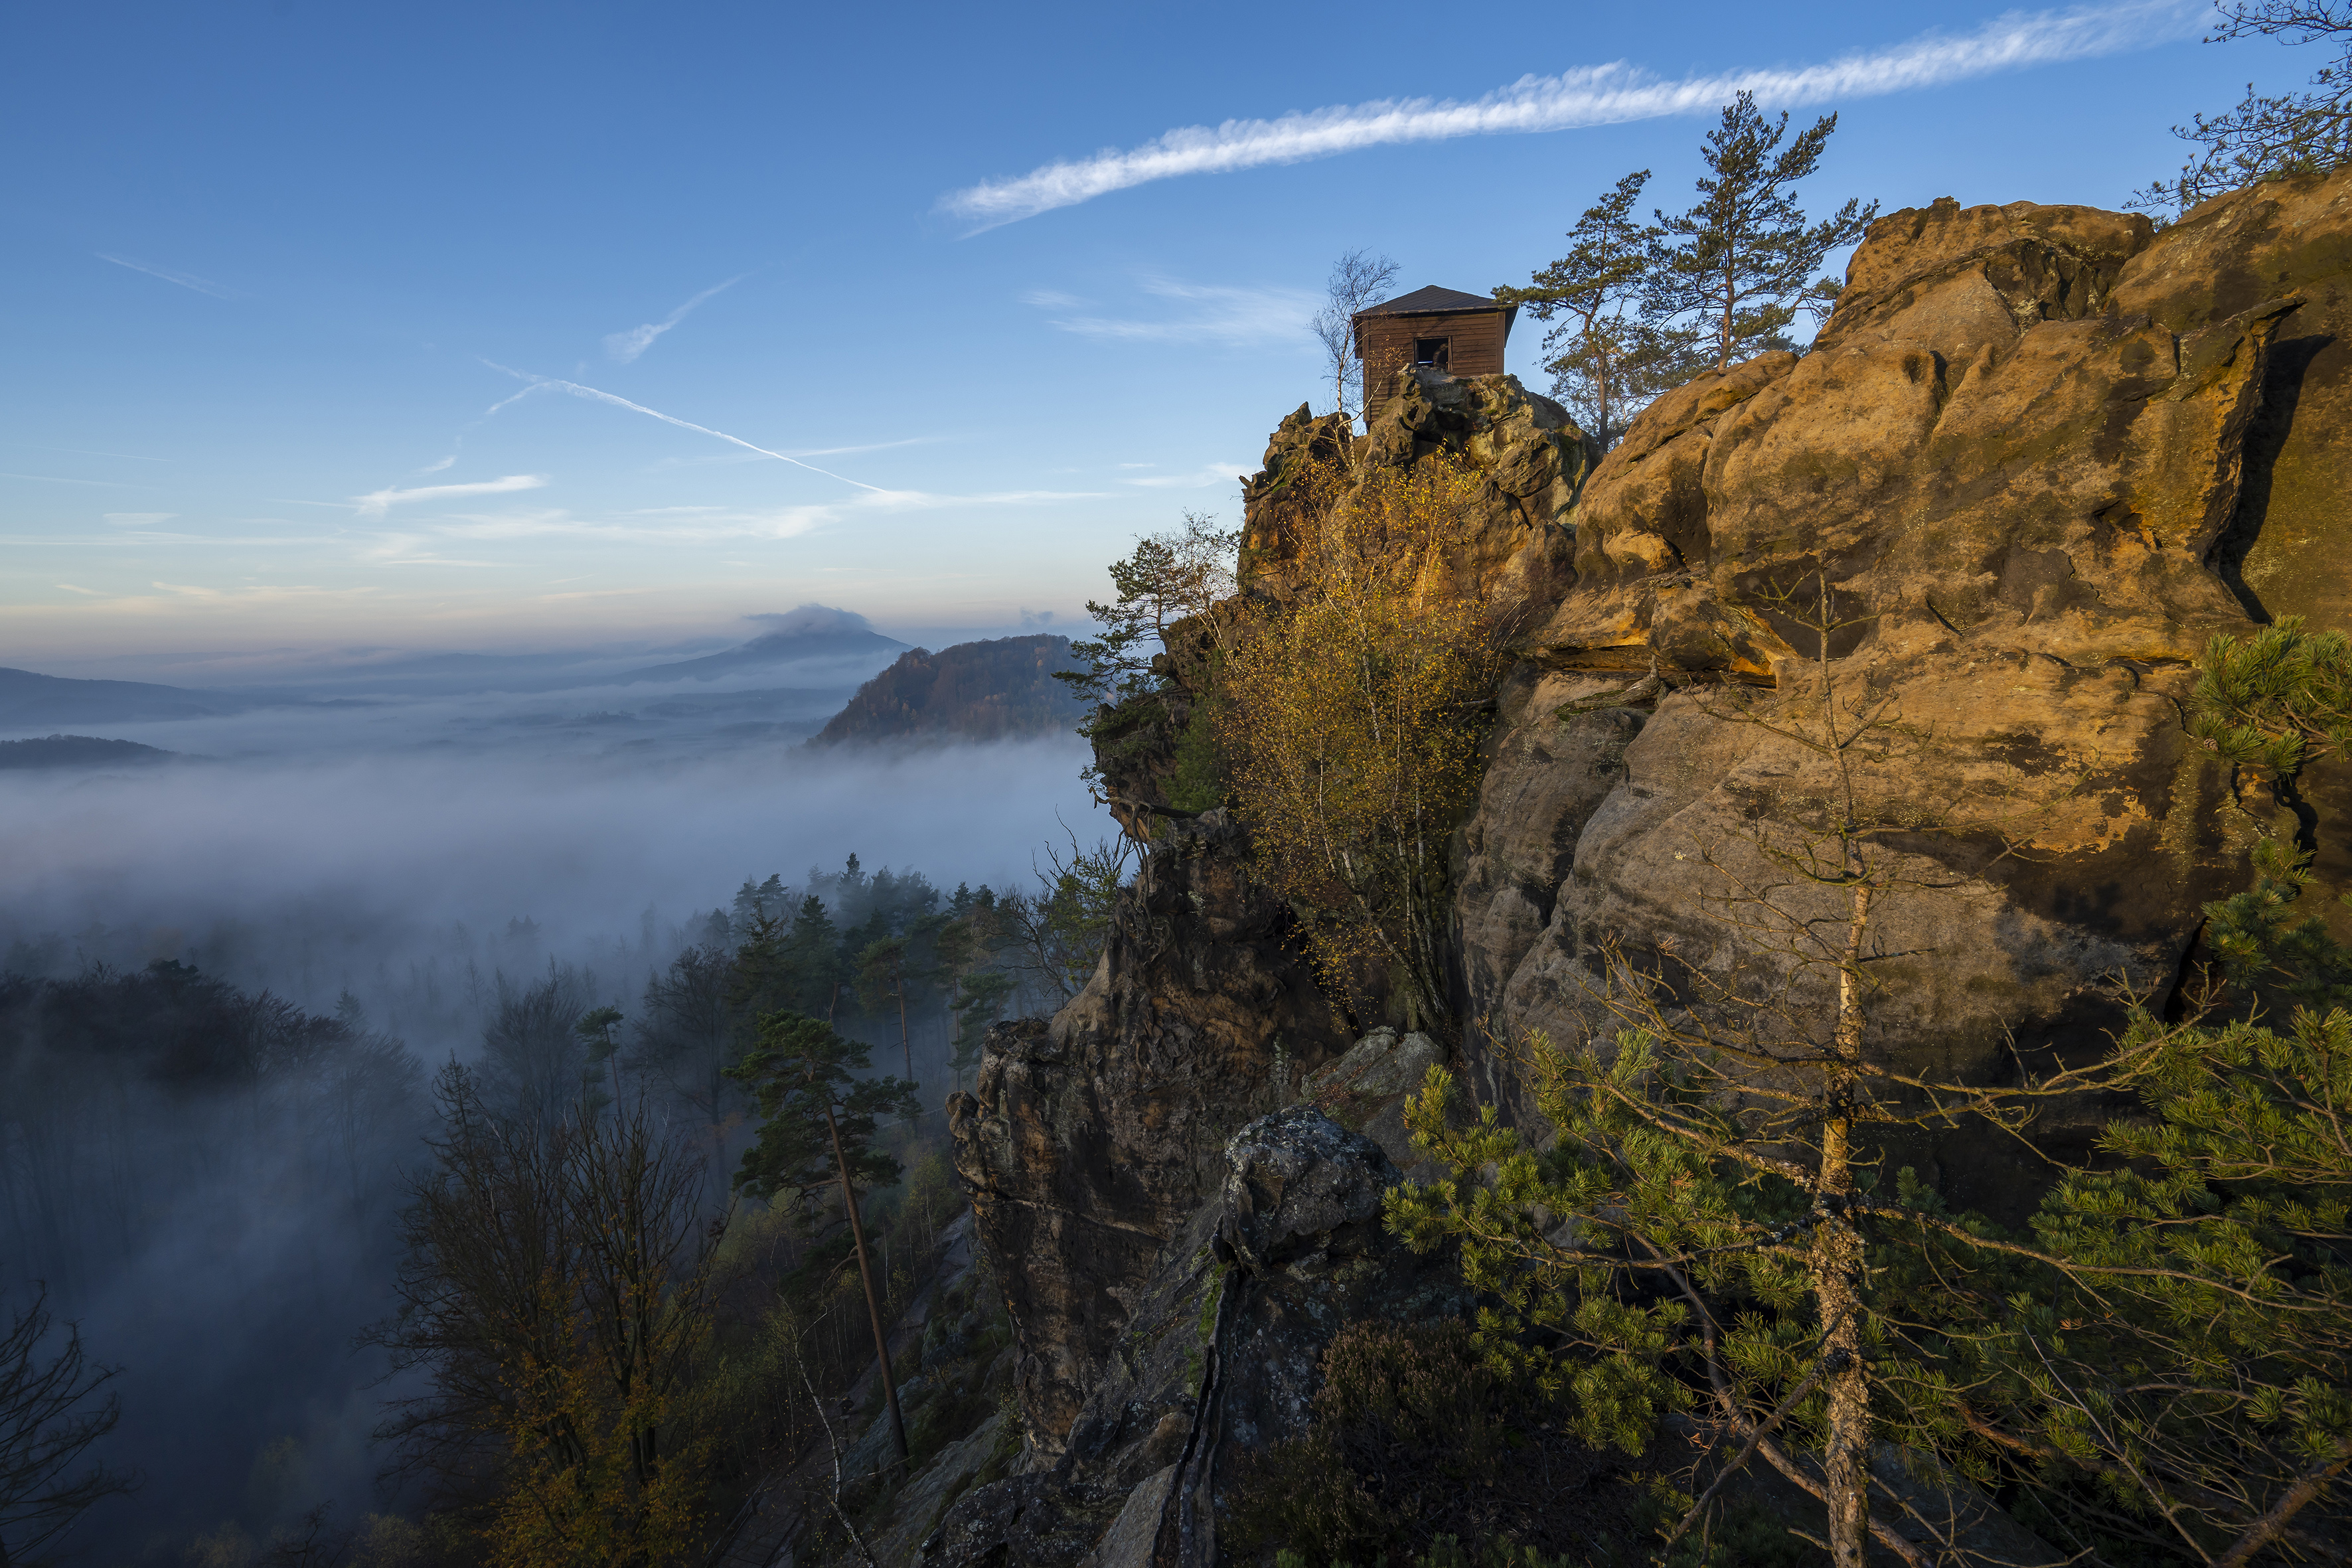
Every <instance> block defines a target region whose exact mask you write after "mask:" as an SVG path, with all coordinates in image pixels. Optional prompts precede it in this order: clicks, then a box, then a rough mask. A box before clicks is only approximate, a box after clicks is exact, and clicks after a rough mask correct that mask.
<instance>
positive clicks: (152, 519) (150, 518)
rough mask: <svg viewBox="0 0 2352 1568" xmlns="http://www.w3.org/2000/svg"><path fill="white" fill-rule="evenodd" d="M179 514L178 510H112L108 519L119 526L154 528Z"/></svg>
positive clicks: (108, 514) (107, 516)
mask: <svg viewBox="0 0 2352 1568" xmlns="http://www.w3.org/2000/svg"><path fill="white" fill-rule="evenodd" d="M179 515H180V514H179V513H178V512H176V511H110V512H108V513H107V514H106V521H109V522H110V523H112V524H114V526H115V527H117V528H153V527H154V526H155V525H156V524H158V523H163V522H169V521H172V520H173V518H175V517H177V516H179Z"/></svg>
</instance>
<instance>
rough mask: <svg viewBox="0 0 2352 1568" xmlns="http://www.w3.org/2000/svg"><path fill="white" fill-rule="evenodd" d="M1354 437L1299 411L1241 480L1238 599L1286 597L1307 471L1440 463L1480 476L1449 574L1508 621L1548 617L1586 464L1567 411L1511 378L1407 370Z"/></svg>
mask: <svg viewBox="0 0 2352 1568" xmlns="http://www.w3.org/2000/svg"><path fill="white" fill-rule="evenodd" d="M1367 423H1368V425H1369V426H1370V433H1369V434H1368V435H1365V436H1362V437H1357V436H1355V435H1354V434H1353V433H1352V431H1351V429H1350V427H1349V423H1348V421H1346V420H1345V419H1342V418H1340V417H1339V416H1337V415H1330V414H1327V415H1324V416H1322V417H1320V418H1317V417H1315V416H1311V415H1310V414H1309V413H1308V411H1307V406H1306V405H1303V404H1302V405H1299V408H1298V411H1297V413H1295V414H1293V415H1291V416H1289V417H1288V418H1286V419H1285V420H1284V421H1283V422H1282V424H1281V426H1279V427H1277V428H1276V431H1275V433H1274V436H1273V438H1272V439H1271V440H1270V441H1269V442H1268V443H1267V446H1266V449H1265V467H1264V468H1262V469H1260V471H1259V472H1258V473H1257V474H1256V475H1255V477H1254V478H1251V479H1245V480H1244V481H1243V486H1242V497H1243V503H1244V509H1245V521H1244V529H1243V533H1242V565H1243V576H1244V582H1243V586H1244V592H1248V593H1253V594H1263V595H1271V596H1274V597H1277V598H1279V597H1281V596H1282V595H1284V593H1285V592H1286V589H1287V586H1288V580H1287V576H1286V570H1285V568H1286V563H1288V562H1289V561H1290V560H1291V559H1292V558H1293V557H1295V555H1296V554H1297V548H1298V539H1297V529H1298V523H1299V516H1298V509H1297V505H1296V504H1295V487H1296V484H1297V476H1298V474H1299V471H1300V468H1302V466H1303V465H1305V464H1306V463H1308V462H1311V461H1319V462H1323V463H1327V464H1343V465H1344V464H1346V463H1351V462H1352V463H1358V464H1361V463H1371V464H1375V465H1379V466H1382V467H1388V468H1405V467H1409V466H1410V465H1412V463H1414V462H1416V461H1418V460H1420V459H1422V458H1427V457H1430V456H1432V455H1433V454H1436V453H1444V454H1446V455H1448V456H1449V457H1452V458H1456V459H1459V460H1461V461H1463V462H1465V463H1466V464H1467V465H1469V466H1470V467H1472V468H1475V469H1477V470H1479V471H1480V472H1481V473H1482V474H1483V476H1484V481H1483V483H1482V484H1481V485H1480V487H1479V494H1478V497H1477V499H1476V500H1475V501H1474V502H1473V503H1472V504H1471V505H1470V507H1469V508H1468V509H1467V510H1465V512H1464V514H1463V515H1462V517H1461V518H1460V519H1459V520H1458V521H1457V524H1456V528H1455V531H1454V539H1453V541H1452V542H1451V543H1450V544H1449V545H1448V547H1447V549H1446V552H1445V555H1446V563H1447V566H1448V568H1449V569H1450V570H1452V571H1453V572H1454V573H1455V574H1457V577H1458V579H1459V580H1460V581H1461V582H1463V584H1465V586H1466V587H1468V588H1469V589H1470V590H1471V591H1473V592H1474V593H1475V594H1477V595H1479V596H1480V597H1481V598H1484V599H1486V600H1487V601H1488V602H1490V603H1492V604H1494V605H1496V606H1497V608H1498V611H1499V613H1500V615H1501V616H1502V618H1503V619H1504V620H1505V621H1506V622H1513V621H1515V620H1516V619H1517V617H1518V616H1521V615H1523V614H1524V613H1526V612H1527V611H1528V610H1531V609H1533V608H1534V607H1537V606H1547V605H1549V604H1551V603H1552V602H1554V601H1555V600H1557V598H1558V597H1559V595H1560V594H1561V593H1562V592H1564V591H1565V590H1566V589H1567V587H1568V586H1569V584H1570V582H1571V581H1572V576H1573V574H1572V572H1571V570H1570V563H1571V562H1572V560H1573V554H1574V544H1575V541H1574V536H1573V534H1572V533H1571V531H1570V529H1569V528H1568V527H1567V521H1568V518H1569V515H1570V508H1571V507H1572V506H1573V505H1574V504H1575V501H1576V497H1577V491H1578V489H1579V487H1580V486H1581V485H1582V484H1583V482H1584V480H1585V477H1586V475H1587V474H1588V473H1590V472H1591V466H1592V458H1593V454H1592V451H1591V447H1590V446H1589V444H1588V443H1587V441H1586V439H1585V436H1584V433H1583V432H1582V431H1581V430H1579V429H1578V428H1577V427H1576V423H1575V421H1573V420H1571V419H1570V417H1569V416H1568V412H1567V410H1565V409H1563V408H1562V407H1560V405H1559V404H1557V403H1554V402H1553V401H1552V400H1551V399H1549V398H1548V397H1538V396H1533V395H1529V394H1528V392H1526V391H1525V390H1524V389H1523V388H1521V387H1520V385H1519V384H1518V381H1517V378H1516V377H1514V376H1507V375H1486V376H1468V377H1460V378H1457V377H1454V376H1450V375H1445V374H1442V373H1437V372H1432V371H1423V370H1416V369H1414V368H1413V367H1412V366H1407V367H1405V368H1404V369H1403V370H1401V371H1399V372H1398V373H1397V375H1396V379H1395V381H1394V382H1393V384H1391V386H1390V388H1389V391H1388V395H1387V397H1386V398H1385V400H1384V401H1382V402H1381V403H1380V404H1379V405H1377V406H1376V407H1374V408H1373V410H1372V411H1371V413H1370V416H1369V417H1368V420H1367Z"/></svg>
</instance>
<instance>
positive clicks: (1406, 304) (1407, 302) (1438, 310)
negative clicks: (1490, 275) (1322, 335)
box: [1356, 283, 1517, 318]
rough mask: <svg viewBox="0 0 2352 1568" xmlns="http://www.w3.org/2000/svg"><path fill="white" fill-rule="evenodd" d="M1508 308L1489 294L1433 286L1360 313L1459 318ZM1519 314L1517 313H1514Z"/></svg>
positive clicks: (1400, 296) (1360, 316) (1399, 296)
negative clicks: (1467, 292)
mask: <svg viewBox="0 0 2352 1568" xmlns="http://www.w3.org/2000/svg"><path fill="white" fill-rule="evenodd" d="M1505 309H1507V307H1506V306H1502V305H1498V304H1496V302H1495V301H1494V300H1493V299H1491V298H1490V297H1488V296H1487V295H1485V294H1465V293H1464V292H1462V290H1461V289H1440V288H1439V287H1438V286H1437V285H1436V284H1434V283H1433V284H1431V285H1430V286H1429V287H1428V288H1426V289H1414V290H1413V291H1412V293H1410V294H1400V295H1398V296H1397V297H1396V298H1395V299H1393V300H1386V301H1384V302H1382V303H1381V304H1378V305H1371V306H1368V307H1366V308H1365V309H1363V310H1359V311H1357V312H1356V315H1357V317H1358V318H1362V317H1365V316H1458V315H1461V314H1463V313H1464V312H1465V311H1469V310H1505ZM1513 313H1514V314H1517V312H1516V311H1514V312H1513Z"/></svg>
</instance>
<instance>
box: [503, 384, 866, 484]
mask: <svg viewBox="0 0 2352 1568" xmlns="http://www.w3.org/2000/svg"><path fill="white" fill-rule="evenodd" d="M482 363H484V364H486V365H488V366H489V367H490V368H491V369H492V370H495V371H499V372H500V373H502V374H507V375H510V376H513V377H514V378H515V379H516V380H518V381H523V382H528V383H530V384H529V385H527V386H525V387H524V388H523V389H522V390H521V391H520V392H518V393H516V394H515V395H513V396H512V397H506V398H500V399H499V401H498V402H496V403H494V404H492V405H490V406H489V407H488V409H487V410H485V411H484V412H483V415H482V417H483V418H485V419H488V417H489V416H491V415H493V414H496V413H497V412H498V411H499V409H501V408H504V407H506V406H508V405H509V404H515V403H520V402H521V401H522V400H523V399H524V398H526V397H528V396H530V395H531V394H532V393H534V392H541V391H548V392H562V393H568V394H570V395H572V396H573V397H584V398H586V399H588V400H589V401H590V402H591V403H609V404H611V405H613V406H614V407H615V408H625V409H627V410H629V411H630V412H631V413H633V414H642V415H644V416H646V417H647V418H649V419H658V420H660V421H661V422H662V423H663V424H665V425H675V426H677V427H678V428H679V429H681V430H692V431H695V432H696V433H698V434H699V435H704V436H714V437H718V438H719V440H721V441H725V442H728V443H730V444H731V445H733V446H737V447H742V448H743V449H744V450H745V451H747V452H757V453H759V454H760V456H761V457H763V458H775V459H776V461H778V462H780V463H790V464H792V465H793V467H794V468H806V469H807V470H808V471H809V472H810V473H812V474H823V475H824V477H825V478H826V479H833V480H835V481H837V482H839V483H841V484H845V485H855V486H856V488H857V489H861V490H872V491H873V492H874V493H875V494H877V495H882V494H886V493H887V492H886V491H884V489H882V487H881V486H879V485H869V484H866V482H865V481H864V480H862V479H850V478H848V477H846V476H845V475H842V474H836V473H835V472H834V471H833V470H832V469H830V468H818V467H817V466H816V465H815V464H814V463H803V462H802V461H801V460H800V459H799V458H795V457H793V455H792V454H791V453H790V452H777V451H772V450H771V449H769V448H768V447H761V446H759V445H757V444H755V443H753V442H751V441H746V440H745V439H743V437H740V436H730V435H729V434H728V433H727V432H726V431H724V430H713V429H712V428H711V427H710V426H708V425H697V424H696V423H694V421H692V420H691V419H680V418H679V417H678V416H677V415H675V414H664V413H663V412H662V411H661V410H660V409H658V408H648V407H646V405H644V404H642V403H632V402H630V401H629V400H628V399H627V398H625V397H620V396H616V395H614V394H612V393H609V392H601V391H599V390H597V389H596V388H595V387H593V386H583V385H582V384H580V383H578V382H576V381H561V380H558V379H557V378H555V377H554V376H549V375H533V374H530V372H529V371H521V370H513V369H510V368H509V367H508V366H506V365H502V364H500V363H498V362H497V361H496V360H487V359H486V360H484V361H483V362H482Z"/></svg>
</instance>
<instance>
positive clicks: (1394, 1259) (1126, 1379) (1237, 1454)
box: [918, 1106, 1469, 1568]
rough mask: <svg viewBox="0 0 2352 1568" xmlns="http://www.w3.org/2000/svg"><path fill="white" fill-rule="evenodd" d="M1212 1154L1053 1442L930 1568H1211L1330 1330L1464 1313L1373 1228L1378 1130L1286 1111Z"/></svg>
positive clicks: (928, 1547) (972, 1509)
mask: <svg viewBox="0 0 2352 1568" xmlns="http://www.w3.org/2000/svg"><path fill="white" fill-rule="evenodd" d="M1221 1165H1222V1181H1221V1182H1220V1183H1219V1184H1218V1185H1217V1186H1216V1187H1215V1188H1214V1189H1213V1193H1212V1196H1211V1200H1210V1201H1209V1202H1207V1203H1205V1204H1203V1205H1202V1206H1201V1207H1200V1209H1199V1210H1198V1212H1196V1213H1195V1214H1193V1215H1191V1216H1190V1218H1189V1221H1188V1223H1187V1224H1186V1225H1185V1226H1184V1227H1183V1229H1182V1230H1181V1232H1179V1233H1178V1234H1177V1235H1175V1236H1173V1237H1171V1238H1170V1240H1171V1244H1172V1245H1171V1246H1170V1247H1168V1249H1167V1252H1166V1254H1165V1258H1164V1261H1163V1263H1162V1264H1161V1266H1160V1268H1159V1269H1158V1270H1157V1271H1156V1272H1155V1273H1154V1274H1153V1275H1152V1276H1151V1277H1150V1279H1147V1280H1145V1281H1144V1282H1143V1284H1142V1287H1141V1288H1140V1289H1139V1290H1138V1291H1137V1292H1136V1295H1135V1300H1134V1310H1133V1311H1132V1312H1131V1313H1130V1314H1129V1318H1128V1320H1127V1321H1126V1323H1125V1325H1124V1327H1123V1328H1122V1330H1121V1331H1120V1332H1119V1334H1118V1336H1117V1337H1116V1338H1115V1339H1114V1340H1113V1341H1112V1342H1110V1343H1109V1344H1108V1345H1107V1346H1106V1347H1105V1350H1106V1351H1107V1352H1108V1353H1107V1354H1106V1355H1105V1356H1104V1360H1103V1368H1102V1373H1101V1376H1100V1378H1099V1380H1098V1382H1097V1384H1096V1386H1095V1387H1094V1388H1093V1389H1092V1390H1091V1391H1090V1392H1089V1394H1088V1395H1087V1399H1086V1401H1085V1402H1084V1404H1083V1405H1081V1406H1080V1407H1079V1409H1078V1410H1077V1412H1076V1416H1075V1419H1074V1420H1073V1421H1072V1423H1071V1425H1070V1429H1069V1433H1068V1436H1067V1438H1066V1442H1065V1443H1064V1444H1063V1445H1062V1448H1061V1452H1060V1453H1059V1454H1058V1456H1057V1457H1056V1458H1055V1460H1054V1462H1053V1463H1052V1464H1051V1466H1050V1467H1048V1468H1042V1469H1038V1470H1035V1471H1033V1472H1031V1473H1028V1474H1025V1475H1020V1476H1015V1477H1013V1478H1011V1479H1006V1480H1003V1481H1000V1482H997V1483H995V1484H994V1485H992V1486H989V1487H984V1488H982V1489H980V1490H978V1491H976V1492H974V1493H973V1494H972V1495H971V1496H970V1497H969V1498H967V1499H965V1500H963V1501H962V1502H961V1503H959V1504H957V1505H956V1507H955V1508H954V1509H953V1510H950V1512H949V1514H948V1516H947V1518H946V1520H945V1521H943V1522H942V1523H941V1524H940V1528H939V1531H937V1533H936V1534H935V1535H934V1536H933V1537H932V1538H931V1539H930V1540H929V1542H926V1543H925V1546H924V1549H923V1552H922V1554H921V1556H920V1557H919V1559H918V1561H919V1563H922V1564H923V1565H924V1568H997V1565H1004V1568H1011V1565H1013V1564H1020V1565H1022V1568H1061V1565H1071V1564H1081V1563H1083V1564H1084V1565H1085V1568H1212V1565H1213V1564H1214V1563H1217V1562H1218V1561H1219V1559H1218V1555H1217V1542H1216V1535H1217V1523H1218V1518H1219V1514H1220V1511H1221V1506H1222V1505H1224V1504H1226V1503H1229V1502H1230V1500H1231V1493H1232V1488H1233V1484H1234V1479H1235V1475H1236V1469H1237V1461H1238V1460H1239V1458H1241V1456H1243V1455H1244V1454H1247V1453H1249V1452H1251V1451H1254V1450H1261V1449H1264V1448H1265V1447H1268V1446H1270V1445H1272V1444H1275V1443H1278V1442H1283V1441H1286V1440H1288V1439H1291V1438H1295V1437H1297V1436H1302V1435H1303V1434H1304V1433H1305V1431H1306V1429H1307V1416H1308V1410H1307V1405H1308V1402H1309V1401H1310V1400H1311V1399H1312V1398H1313V1396H1314V1393H1315V1387H1316V1379H1317V1376H1318V1366H1319V1364H1320V1362H1321V1358H1322V1353H1323V1350H1324V1347H1325V1346H1326V1345H1328V1343H1329V1342H1330V1339H1331V1336H1332V1335H1333V1334H1334V1333H1335V1332H1337V1331H1338V1330H1339V1327H1340V1325H1342V1324H1343V1323H1346V1322H1349V1321H1353V1320H1355V1319H1359V1318H1363V1317H1368V1316H1374V1315H1377V1316H1380V1317H1381V1318H1384V1319H1387V1320H1390V1321H1396V1322H1401V1323H1411V1322H1417V1321H1438V1320H1442V1319H1447V1318H1454V1317H1458V1316H1460V1315H1461V1314H1462V1313H1463V1312H1465V1310H1467V1309H1468V1305H1469V1302H1468V1299H1467V1297H1466V1295H1465V1292H1464V1291H1463V1289H1462V1287H1461V1285H1460V1283H1459V1281H1458V1280H1457V1279H1454V1276H1453V1274H1452V1271H1451V1269H1450V1268H1448V1267H1447V1265H1446V1263H1445V1260H1444V1258H1440V1257H1431V1258H1418V1257H1415V1256H1414V1255H1413V1254H1412V1253H1411V1252H1410V1251H1408V1250H1407V1249H1406V1248H1405V1247H1403V1246H1402V1244H1401V1243H1400V1242H1398V1241H1397V1240H1396V1239H1395V1238H1394V1237H1391V1236H1389V1235H1388V1234H1387V1233H1386V1231H1385V1230H1384V1229H1383V1228H1382V1226H1381V1193H1382V1192H1383V1191H1385V1190H1386V1189H1387V1188H1388V1187H1389V1186H1391V1184H1394V1183H1396V1182H1397V1181H1398V1180H1400V1179H1401V1178H1400V1177H1399V1175H1398V1173H1397V1171H1396V1168H1395V1167H1394V1166H1393V1165H1391V1163H1389V1161H1388V1159H1387V1157H1386V1156H1385V1155H1383V1154H1382V1153H1381V1149H1380V1146H1379V1145H1378V1144H1376V1143H1374V1142H1372V1141H1371V1140H1370V1139H1369V1138H1366V1137H1364V1136H1362V1135H1361V1134H1359V1133H1353V1132H1349V1131H1347V1130H1346V1129H1345V1128H1343V1127H1341V1126H1340V1125H1339V1123H1337V1122H1335V1121H1331V1120H1330V1119H1329V1118H1328V1117H1326V1116H1324V1115H1323V1114H1322V1113H1321V1112H1319V1111H1317V1110H1313V1109H1311V1108H1308V1107H1304V1106H1294V1107H1291V1108H1289V1109H1287V1110H1280V1111H1276V1112H1275V1113H1274V1114H1273V1115H1270V1116H1267V1117H1265V1118H1263V1119H1262V1120H1260V1121H1255V1122H1253V1123H1251V1124H1250V1125H1249V1126H1247V1127H1245V1128H1243V1129H1242V1130H1241V1131H1239V1132H1237V1133H1236V1134H1234V1137H1233V1138H1232V1140H1231V1141H1230V1142H1228V1143H1227V1144H1226V1145H1225V1147H1224V1149H1223V1158H1222V1161H1221Z"/></svg>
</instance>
